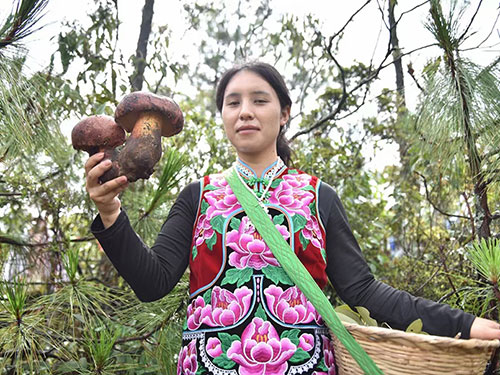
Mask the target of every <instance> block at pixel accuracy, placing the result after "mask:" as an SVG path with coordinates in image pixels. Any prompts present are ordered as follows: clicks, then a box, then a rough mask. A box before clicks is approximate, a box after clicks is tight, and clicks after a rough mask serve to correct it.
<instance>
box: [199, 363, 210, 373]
mask: <svg viewBox="0 0 500 375" xmlns="http://www.w3.org/2000/svg"><path fill="white" fill-rule="evenodd" d="M207 371H208V370H207V369H206V368H205V367H204V366H203V365H202V364H200V366H199V367H198V370H196V375H205V374H208V372H207Z"/></svg>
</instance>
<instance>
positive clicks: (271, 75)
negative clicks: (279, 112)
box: [215, 62, 292, 166]
mask: <svg viewBox="0 0 500 375" xmlns="http://www.w3.org/2000/svg"><path fill="white" fill-rule="evenodd" d="M242 70H248V71H250V72H253V73H255V74H258V75H259V76H261V77H262V78H263V79H264V80H265V81H266V82H267V83H269V85H271V87H272V88H273V89H274V91H275V92H276V94H277V96H278V99H279V101H280V107H281V109H284V108H286V107H291V106H292V100H291V99H290V94H289V92H288V88H287V87H286V83H285V81H284V80H283V77H282V76H281V74H280V73H279V72H278V71H277V70H276V68H274V66H272V65H269V64H266V63H262V62H248V63H244V64H241V65H236V66H234V67H233V68H231V69H229V70H228V71H226V72H225V73H224V74H223V75H222V77H221V78H220V80H219V83H218V84H217V92H216V95H215V103H216V105H217V109H218V110H219V112H222V105H223V104H224V93H225V91H226V87H227V85H228V83H229V81H231V78H233V77H234V76H235V75H236V74H237V73H239V72H241V71H242ZM285 126H286V125H284V126H280V131H279V134H278V139H277V140H276V150H277V152H278V155H279V156H280V158H281V159H283V161H284V162H285V164H286V165H287V166H290V163H291V161H292V160H291V159H292V149H291V148H290V145H289V143H288V140H287V139H286V137H285V134H284V133H285V131H284V129H283V128H284V127H285Z"/></svg>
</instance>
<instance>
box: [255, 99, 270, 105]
mask: <svg viewBox="0 0 500 375" xmlns="http://www.w3.org/2000/svg"><path fill="white" fill-rule="evenodd" d="M267 102H268V100H266V99H256V100H255V103H257V104H265V103H267Z"/></svg>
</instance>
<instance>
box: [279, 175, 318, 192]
mask: <svg viewBox="0 0 500 375" xmlns="http://www.w3.org/2000/svg"><path fill="white" fill-rule="evenodd" d="M311 178H312V177H311V176H309V175H308V174H305V173H303V174H287V175H285V176H283V180H285V181H286V182H288V183H289V184H290V186H291V187H293V188H294V189H301V188H303V187H306V186H307V185H309V182H310V181H311Z"/></svg>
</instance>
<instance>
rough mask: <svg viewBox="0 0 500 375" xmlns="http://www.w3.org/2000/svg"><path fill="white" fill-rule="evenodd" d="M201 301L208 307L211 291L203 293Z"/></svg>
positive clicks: (210, 300)
mask: <svg viewBox="0 0 500 375" xmlns="http://www.w3.org/2000/svg"><path fill="white" fill-rule="evenodd" d="M203 301H205V305H210V303H211V302H212V289H208V290H207V291H206V292H205V293H203Z"/></svg>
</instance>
